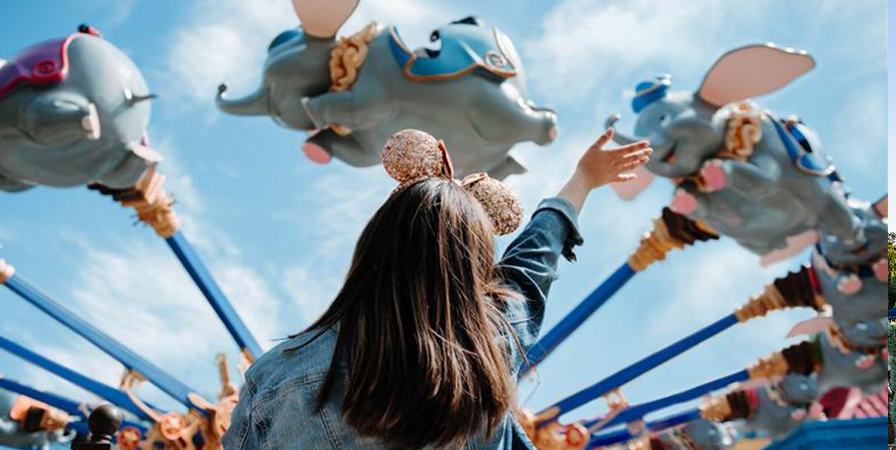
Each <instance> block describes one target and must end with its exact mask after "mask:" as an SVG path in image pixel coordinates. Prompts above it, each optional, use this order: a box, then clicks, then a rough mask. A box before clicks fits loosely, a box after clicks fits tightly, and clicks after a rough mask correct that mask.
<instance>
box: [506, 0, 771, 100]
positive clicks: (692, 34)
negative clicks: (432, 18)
mask: <svg viewBox="0 0 896 450" xmlns="http://www.w3.org/2000/svg"><path fill="white" fill-rule="evenodd" d="M766 3H769V2H767V1H762V2H751V4H750V6H749V7H744V6H743V5H741V4H739V3H735V2H718V1H713V0H697V1H694V0H667V1H662V2H657V1H651V0H632V1H625V2H622V1H603V2H600V3H598V4H595V2H592V1H589V0H568V1H565V2H563V3H561V4H559V6H557V7H555V8H554V9H553V10H552V11H551V12H550V13H549V14H548V16H547V17H546V18H545V20H544V21H543V22H542V27H541V32H540V33H539V34H538V35H536V37H534V38H532V39H531V40H529V41H527V42H525V43H524V46H523V49H524V53H525V57H526V65H527V68H528V70H529V74H530V79H532V80H538V81H539V83H538V86H539V88H540V89H539V90H540V91H541V92H545V93H550V97H551V98H552V100H554V101H557V100H563V101H576V102H580V101H581V99H583V98H595V97H597V96H595V94H596V93H598V92H600V93H601V94H605V95H601V96H600V97H599V98H615V97H617V96H618V93H617V92H613V91H607V90H605V89H602V87H603V84H604V83H606V81H607V80H608V79H613V78H615V79H620V78H621V79H631V80H638V79H640V78H636V77H635V76H637V77H644V76H645V74H646V75H650V74H651V73H652V72H650V71H646V70H647V69H651V70H654V71H656V70H663V69H666V68H668V67H673V66H674V67H675V68H676V70H683V69H684V68H687V67H696V68H697V70H706V68H708V67H704V66H706V65H707V64H708V62H707V61H706V58H707V55H716V54H718V53H719V51H720V50H723V49H720V48H718V46H719V42H720V41H721V37H722V36H724V35H725V34H726V32H727V31H728V29H729V28H731V24H730V20H723V18H724V17H729V18H730V17H731V16H732V14H736V15H733V16H734V17H737V25H738V28H739V29H744V28H749V27H750V24H751V23H753V22H754V21H755V20H757V18H758V17H761V15H762V10H763V8H764V6H765V4H766ZM696 24H699V25H696ZM679 73H680V72H679ZM608 96H613V97H608Z"/></svg>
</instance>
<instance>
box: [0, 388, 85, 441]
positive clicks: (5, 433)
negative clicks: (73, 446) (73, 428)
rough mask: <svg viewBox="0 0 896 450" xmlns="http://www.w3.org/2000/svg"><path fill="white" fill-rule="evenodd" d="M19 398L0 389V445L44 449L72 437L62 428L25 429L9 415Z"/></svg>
mask: <svg viewBox="0 0 896 450" xmlns="http://www.w3.org/2000/svg"><path fill="white" fill-rule="evenodd" d="M20 399H21V397H20V396H19V395H18V394H15V393H12V392H9V391H6V390H3V389H0V446H4V447H12V448H20V449H40V450H46V449H49V448H50V444H51V443H54V442H59V443H64V442H68V441H70V440H71V439H72V438H73V435H71V434H67V433H65V432H64V431H63V430H54V431H45V430H26V429H25V427H24V426H23V425H22V423H21V422H20V421H19V420H15V419H13V418H12V417H11V415H12V414H15V413H14V410H15V409H18V408H20V405H17V403H18V402H19V400H20Z"/></svg>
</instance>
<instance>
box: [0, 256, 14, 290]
mask: <svg viewBox="0 0 896 450" xmlns="http://www.w3.org/2000/svg"><path fill="white" fill-rule="evenodd" d="M15 274H16V268H15V267H13V266H12V264H9V263H7V262H6V260H5V259H3V258H0V284H4V283H6V282H7V281H9V279H10V278H12V276H13V275H15Z"/></svg>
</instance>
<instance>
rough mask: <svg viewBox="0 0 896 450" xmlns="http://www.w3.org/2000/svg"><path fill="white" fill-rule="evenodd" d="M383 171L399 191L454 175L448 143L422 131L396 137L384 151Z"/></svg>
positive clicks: (405, 133) (387, 142) (396, 135)
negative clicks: (394, 181) (428, 180)
mask: <svg viewBox="0 0 896 450" xmlns="http://www.w3.org/2000/svg"><path fill="white" fill-rule="evenodd" d="M383 167H384V168H385V169H386V173H388V174H389V176H391V177H392V178H394V179H395V180H397V181H398V182H399V183H400V185H399V187H398V189H397V190H400V189H402V188H404V187H406V186H408V185H410V184H412V183H415V182H417V181H420V180H422V179H424V178H432V177H442V178H448V179H450V178H451V177H452V175H453V173H454V168H453V167H452V165H451V158H450V157H449V156H448V150H447V149H446V148H445V143H444V142H442V141H439V140H436V138H434V137H432V136H431V135H430V134H429V133H425V132H423V131H420V130H412V129H407V130H402V131H399V132H397V133H395V134H393V135H392V136H391V137H390V138H389V140H387V141H386V145H385V146H384V147H383Z"/></svg>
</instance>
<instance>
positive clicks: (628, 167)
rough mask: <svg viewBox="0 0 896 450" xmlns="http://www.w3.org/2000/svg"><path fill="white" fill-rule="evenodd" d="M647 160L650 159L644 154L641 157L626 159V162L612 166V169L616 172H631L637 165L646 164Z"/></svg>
mask: <svg viewBox="0 0 896 450" xmlns="http://www.w3.org/2000/svg"><path fill="white" fill-rule="evenodd" d="M649 160H650V158H647V157H646V156H645V157H643V158H639V159H636V160H633V161H628V162H625V163H622V164H619V165H617V166H615V167H613V170H615V171H616V172H631V171H632V170H635V169H637V168H638V166H641V165H644V164H646V163H647V161H649Z"/></svg>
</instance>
